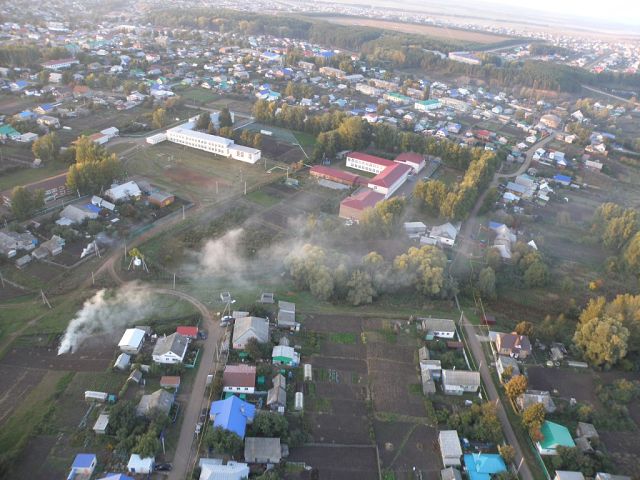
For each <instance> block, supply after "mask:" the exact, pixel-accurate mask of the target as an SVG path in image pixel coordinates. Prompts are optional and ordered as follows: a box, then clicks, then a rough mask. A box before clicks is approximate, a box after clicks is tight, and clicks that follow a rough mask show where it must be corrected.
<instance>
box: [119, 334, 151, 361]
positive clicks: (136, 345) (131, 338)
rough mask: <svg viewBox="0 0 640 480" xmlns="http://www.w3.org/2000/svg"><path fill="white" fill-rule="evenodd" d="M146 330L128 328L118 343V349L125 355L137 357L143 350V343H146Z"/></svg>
mask: <svg viewBox="0 0 640 480" xmlns="http://www.w3.org/2000/svg"><path fill="white" fill-rule="evenodd" d="M144 335H145V333H144V330H139V329H137V328H127V329H126V330H125V332H124V335H122V338H121V339H120V342H119V343H118V347H120V350H121V351H122V352H124V353H128V354H130V355H137V354H138V352H140V348H142V342H144Z"/></svg>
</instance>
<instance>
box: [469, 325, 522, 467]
mask: <svg viewBox="0 0 640 480" xmlns="http://www.w3.org/2000/svg"><path fill="white" fill-rule="evenodd" d="M462 318H463V324H462V325H463V328H464V333H465V336H466V337H467V343H468V345H469V347H470V348H471V353H472V354H473V357H474V358H475V360H476V364H477V365H479V366H480V377H481V378H482V383H483V384H484V386H485V389H486V392H487V395H489V400H491V401H492V402H493V403H494V404H495V406H496V411H497V414H498V418H499V419H500V423H502V430H503V431H504V435H505V438H506V440H507V444H508V445H511V446H512V447H513V448H514V450H515V452H516V462H515V463H516V465H521V467H520V472H519V473H520V478H522V480H534V479H533V474H532V473H531V470H530V469H529V466H528V465H527V463H526V461H524V455H523V453H522V447H521V446H520V444H519V443H518V438H517V437H516V434H515V432H514V431H513V427H512V426H511V422H509V418H508V417H507V412H506V411H505V409H504V405H503V404H502V401H501V400H500V396H499V395H498V390H497V389H496V385H495V383H493V378H492V377H491V372H490V371H489V368H488V365H487V359H486V358H485V356H484V352H483V351H482V345H481V344H480V340H478V337H477V335H476V330H475V327H474V326H473V325H472V324H471V323H469V321H468V320H467V317H465V316H464V315H463V317H462Z"/></svg>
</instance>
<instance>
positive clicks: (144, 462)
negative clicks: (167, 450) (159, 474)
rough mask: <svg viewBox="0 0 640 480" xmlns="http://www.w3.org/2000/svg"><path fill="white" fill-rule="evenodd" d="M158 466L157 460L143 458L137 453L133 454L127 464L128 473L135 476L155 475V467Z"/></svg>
mask: <svg viewBox="0 0 640 480" xmlns="http://www.w3.org/2000/svg"><path fill="white" fill-rule="evenodd" d="M155 464H156V460H155V458H153V457H147V458H142V457H141V456H140V455H138V454H137V453H132V454H131V456H130V457H129V462H128V463H127V471H128V472H129V473H135V474H141V475H144V474H149V473H153V467H154V466H155Z"/></svg>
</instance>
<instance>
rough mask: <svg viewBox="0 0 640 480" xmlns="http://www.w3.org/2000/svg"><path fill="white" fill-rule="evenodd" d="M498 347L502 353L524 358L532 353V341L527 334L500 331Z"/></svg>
mask: <svg viewBox="0 0 640 480" xmlns="http://www.w3.org/2000/svg"><path fill="white" fill-rule="evenodd" d="M496 349H497V350H498V353H499V354H500V355H508V356H510V357H514V358H523V359H524V358H527V357H528V356H529V355H530V354H531V342H530V341H529V337H527V336H526V335H518V334H517V333H498V335H497V336H496Z"/></svg>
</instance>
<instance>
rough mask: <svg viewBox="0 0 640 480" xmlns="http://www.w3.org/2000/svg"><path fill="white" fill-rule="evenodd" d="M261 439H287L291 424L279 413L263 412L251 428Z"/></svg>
mask: <svg viewBox="0 0 640 480" xmlns="http://www.w3.org/2000/svg"><path fill="white" fill-rule="evenodd" d="M251 428H252V430H253V431H254V432H255V434H256V435H257V436H259V437H283V438H284V437H286V436H287V435H288V433H289V422H288V421H287V419H286V418H285V417H284V416H283V415H280V414H278V413H273V412H267V411H262V412H260V413H259V414H258V415H256V418H255V419H254V420H253V426H252V427H251Z"/></svg>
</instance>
